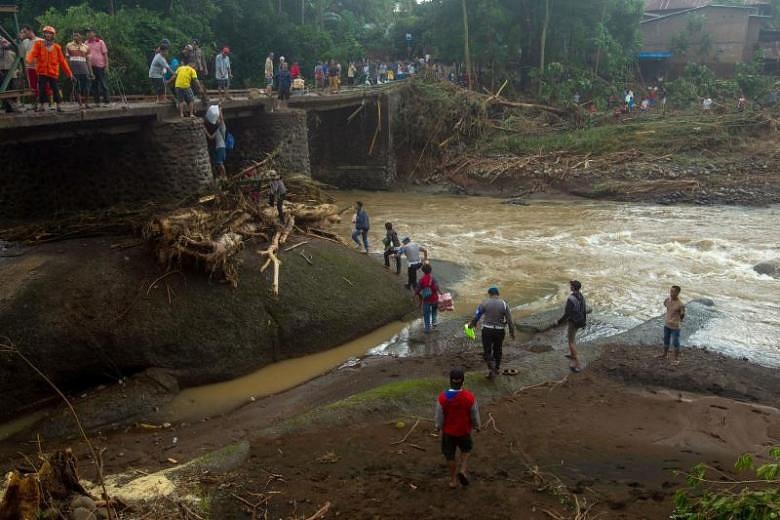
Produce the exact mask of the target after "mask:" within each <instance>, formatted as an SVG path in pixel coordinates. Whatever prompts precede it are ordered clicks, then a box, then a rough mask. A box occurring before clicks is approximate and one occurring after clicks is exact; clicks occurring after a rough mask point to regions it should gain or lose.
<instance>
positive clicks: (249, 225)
mask: <svg viewBox="0 0 780 520" xmlns="http://www.w3.org/2000/svg"><path fill="white" fill-rule="evenodd" d="M284 214H285V220H284V222H283V223H282V222H280V220H279V217H278V215H277V211H276V208H275V207H271V206H269V205H268V202H267V201H266V200H264V199H259V200H258V199H257V198H254V197H253V196H252V195H251V194H249V195H247V194H245V193H243V192H241V191H237V192H234V193H224V192H223V193H221V194H219V195H211V196H207V197H202V198H201V199H200V201H199V203H198V204H196V205H193V206H190V207H186V208H179V209H176V210H173V211H170V212H166V213H163V214H160V215H157V216H155V217H154V218H152V219H151V220H150V221H149V223H148V224H147V226H146V228H145V229H144V237H145V238H146V239H147V240H149V241H150V242H152V244H153V245H154V249H155V253H156V255H157V259H158V261H159V262H160V264H161V265H163V266H165V267H167V268H168V269H173V268H174V267H175V266H176V264H181V263H192V264H195V265H198V266H202V267H203V268H204V269H205V270H206V271H208V272H209V273H211V274H219V275H221V276H224V279H225V280H226V281H228V282H229V283H230V284H231V285H233V286H234V287H235V286H237V285H238V267H239V265H240V263H241V255H240V253H241V252H242V251H243V250H244V248H245V246H246V245H247V243H248V242H250V241H252V240H255V241H258V240H259V241H261V242H264V243H267V244H268V246H267V248H266V249H263V250H259V251H258V254H259V255H260V256H261V257H263V258H264V259H265V260H266V261H265V263H264V265H263V266H262V268H261V271H265V270H266V269H267V268H268V267H269V266H270V265H273V267H274V284H273V292H274V294H278V293H279V268H280V265H281V262H280V260H279V257H278V251H279V247H280V246H281V245H283V244H284V243H285V242H286V241H287V238H288V237H289V236H290V235H291V234H292V233H294V232H298V233H301V234H307V235H315V236H318V237H324V238H328V239H331V240H333V239H336V237H335V235H334V234H332V233H329V232H328V231H325V230H323V229H322V228H323V227H325V226H327V225H328V224H332V223H335V222H338V221H339V220H340V217H339V209H338V207H337V206H335V205H333V204H328V203H315V202H312V203H300V202H285V204H284Z"/></svg>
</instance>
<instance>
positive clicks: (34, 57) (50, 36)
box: [27, 25, 73, 112]
mask: <svg viewBox="0 0 780 520" xmlns="http://www.w3.org/2000/svg"><path fill="white" fill-rule="evenodd" d="M55 34H57V31H55V30H54V27H52V26H50V25H47V26H46V27H44V28H43V40H38V41H36V42H35V43H34V44H33V47H32V50H31V51H30V54H28V55H27V63H35V69H36V72H37V73H38V105H37V106H36V107H35V111H36V112H40V111H41V110H43V104H44V103H47V102H48V99H47V96H46V87H47V86H49V87H51V90H52V93H53V95H54V102H55V103H57V112H62V95H61V94H60V82H59V78H60V69H63V70H64V71H65V74H66V75H67V76H68V78H70V79H73V73H72V72H71V70H70V66H69V65H68V62H67V60H65V54H64V53H63V52H62V47H60V46H59V45H58V44H57V43H54V35H55Z"/></svg>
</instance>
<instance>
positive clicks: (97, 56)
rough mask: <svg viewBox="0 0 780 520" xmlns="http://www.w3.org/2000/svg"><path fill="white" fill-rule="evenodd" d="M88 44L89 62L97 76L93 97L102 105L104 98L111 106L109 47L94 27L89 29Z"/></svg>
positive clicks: (93, 84) (96, 103)
mask: <svg viewBox="0 0 780 520" xmlns="http://www.w3.org/2000/svg"><path fill="white" fill-rule="evenodd" d="M87 46H88V47H89V64H90V66H91V67H92V74H93V76H94V77H95V79H94V81H93V82H92V87H91V88H92V99H93V100H94V101H95V105H100V99H101V98H102V99H103V103H105V106H109V105H110V104H111V91H110V90H109V88H108V47H106V42H104V41H103V39H102V38H101V37H100V36H98V35H97V33H96V32H95V30H94V29H87Z"/></svg>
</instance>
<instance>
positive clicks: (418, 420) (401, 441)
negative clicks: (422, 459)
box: [390, 419, 420, 446]
mask: <svg viewBox="0 0 780 520" xmlns="http://www.w3.org/2000/svg"><path fill="white" fill-rule="evenodd" d="M418 424H420V419H417V420H416V421H415V422H414V424H413V425H412V427H411V428H409V431H408V432H406V435H404V438H403V439H401V440H400V441H396V442H391V443H390V446H398V445H399V444H403V443H405V442H406V439H408V438H409V436H410V435H411V434H412V432H413V431H414V430H415V428H417V425H418Z"/></svg>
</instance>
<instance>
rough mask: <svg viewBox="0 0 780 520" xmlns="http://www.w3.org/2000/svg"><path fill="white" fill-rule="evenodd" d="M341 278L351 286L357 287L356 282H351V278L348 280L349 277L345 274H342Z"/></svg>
mask: <svg viewBox="0 0 780 520" xmlns="http://www.w3.org/2000/svg"><path fill="white" fill-rule="evenodd" d="M341 278H342V279H343V280H344V281H345V282H347V283H348V284H349V286H350V287H355V284H354V283H352V282H350V281H349V280H347V279H346V278H344V277H343V276H342V277H341Z"/></svg>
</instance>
